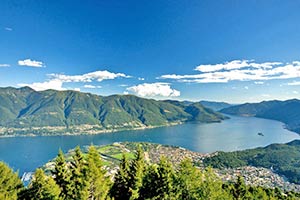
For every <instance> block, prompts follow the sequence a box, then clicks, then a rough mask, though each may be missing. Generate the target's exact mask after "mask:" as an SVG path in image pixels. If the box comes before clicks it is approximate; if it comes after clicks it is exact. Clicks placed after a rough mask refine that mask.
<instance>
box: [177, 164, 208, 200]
mask: <svg viewBox="0 0 300 200" xmlns="http://www.w3.org/2000/svg"><path fill="white" fill-rule="evenodd" d="M202 178H203V174H202V173H201V172H200V170H199V169H197V168H196V167H194V166H193V163H192V162H191V160H189V159H186V160H183V161H182V162H181V163H180V165H179V169H178V175H177V179H176V193H177V194H178V195H179V199H190V200H196V199H200V195H199V193H198V191H199V189H200V188H201V180H202Z"/></svg>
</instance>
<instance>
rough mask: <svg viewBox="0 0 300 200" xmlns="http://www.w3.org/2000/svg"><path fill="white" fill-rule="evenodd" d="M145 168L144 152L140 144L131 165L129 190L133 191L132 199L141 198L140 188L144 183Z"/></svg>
mask: <svg viewBox="0 0 300 200" xmlns="http://www.w3.org/2000/svg"><path fill="white" fill-rule="evenodd" d="M144 169H145V160H144V152H143V150H142V148H141V147H140V146H139V147H138V149H137V151H136V153H135V159H134V160H133V161H132V162H131V165H130V174H129V175H130V176H129V190H130V193H131V197H130V199H138V198H139V190H140V188H141V187H142V185H143V176H144Z"/></svg>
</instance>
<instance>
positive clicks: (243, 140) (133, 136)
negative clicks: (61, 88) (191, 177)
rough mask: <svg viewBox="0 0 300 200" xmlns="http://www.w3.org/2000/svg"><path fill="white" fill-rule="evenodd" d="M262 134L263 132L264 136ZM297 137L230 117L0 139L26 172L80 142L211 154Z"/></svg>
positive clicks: (2, 152) (1, 150)
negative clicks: (170, 147) (112, 130)
mask: <svg viewBox="0 0 300 200" xmlns="http://www.w3.org/2000/svg"><path fill="white" fill-rule="evenodd" d="M258 133H263V136H261V135H258ZM294 139H300V136H299V135H298V134H296V133H294V132H291V131H288V130H286V129H284V124H283V123H281V122H278V121H273V120H267V119H260V118H255V117H237V116H230V119H228V120H225V121H223V122H221V123H210V124H198V123H186V124H181V125H177V126H169V127H161V128H154V129H146V130H135V131H121V132H115V133H105V134H98V135H77V136H40V137H15V138H0V160H3V161H4V162H6V163H8V164H9V165H10V167H12V168H13V169H14V170H19V174H21V175H22V174H23V173H24V172H31V171H34V170H35V169H36V168H37V167H39V166H42V165H43V164H45V163H46V162H47V161H49V160H50V159H53V158H54V157H55V156H56V155H57V152H58V149H59V148H61V149H62V150H63V151H64V152H66V151H68V150H69V149H71V148H74V147H76V146H77V145H80V146H81V147H83V146H86V145H90V144H94V145H104V144H110V143H113V142H124V141H129V142H153V143H160V144H166V145H175V146H181V147H184V148H186V149H189V150H192V151H197V152H202V153H210V152H214V151H235V150H243V149H249V148H255V147H262V146H266V145H269V144H271V143H286V142H289V141H292V140H294Z"/></svg>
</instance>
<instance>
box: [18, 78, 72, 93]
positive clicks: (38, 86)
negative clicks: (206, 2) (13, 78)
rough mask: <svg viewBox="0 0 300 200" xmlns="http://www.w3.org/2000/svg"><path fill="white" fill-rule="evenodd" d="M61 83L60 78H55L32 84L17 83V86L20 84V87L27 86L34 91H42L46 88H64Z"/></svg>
mask: <svg viewBox="0 0 300 200" xmlns="http://www.w3.org/2000/svg"><path fill="white" fill-rule="evenodd" d="M62 85H63V82H62V81H60V80H57V79H54V80H50V81H45V82H41V83H32V84H25V83H20V84H18V86H20V87H24V86H28V87H31V88H32V89H34V90H36V91H43V90H48V89H53V90H66V88H63V87H62Z"/></svg>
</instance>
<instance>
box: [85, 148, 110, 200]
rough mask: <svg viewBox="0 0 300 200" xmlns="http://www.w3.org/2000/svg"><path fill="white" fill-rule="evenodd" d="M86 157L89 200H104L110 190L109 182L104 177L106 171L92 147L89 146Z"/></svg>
mask: <svg viewBox="0 0 300 200" xmlns="http://www.w3.org/2000/svg"><path fill="white" fill-rule="evenodd" d="M87 156H88V157H87V164H88V171H87V177H88V182H89V189H88V191H89V199H97V200H102V199H106V197H107V195H108V192H109V188H110V180H109V178H108V177H106V176H105V174H106V171H105V170H103V165H102V160H101V157H100V155H99V153H98V152H97V149H96V148H95V147H94V146H90V148H89V151H88V155H87Z"/></svg>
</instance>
